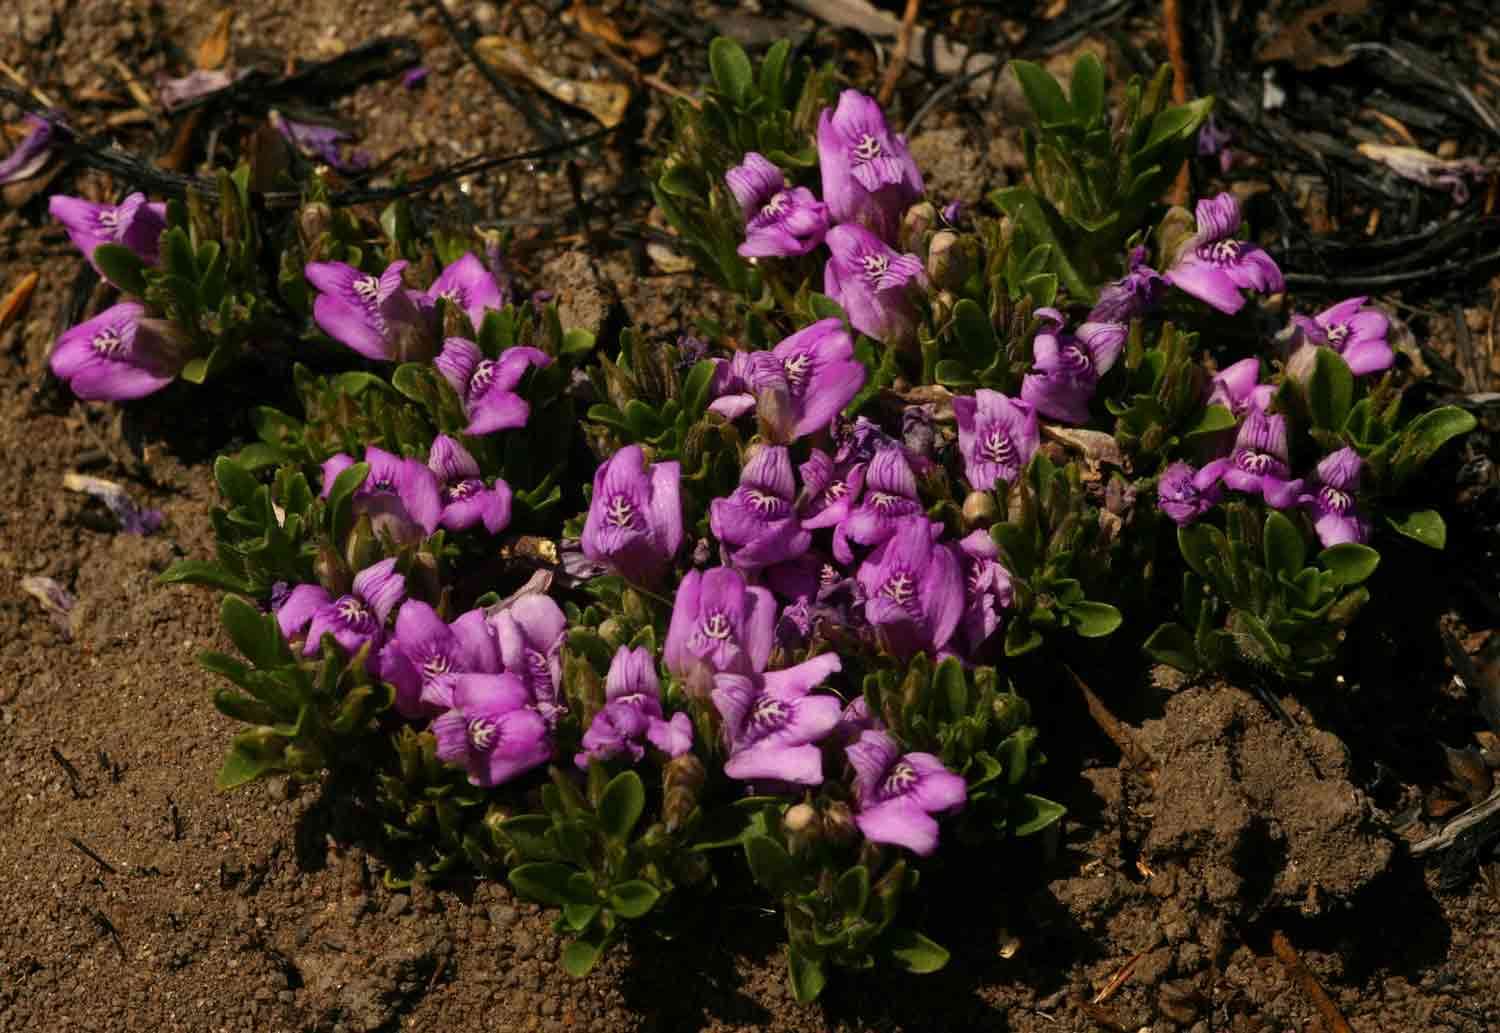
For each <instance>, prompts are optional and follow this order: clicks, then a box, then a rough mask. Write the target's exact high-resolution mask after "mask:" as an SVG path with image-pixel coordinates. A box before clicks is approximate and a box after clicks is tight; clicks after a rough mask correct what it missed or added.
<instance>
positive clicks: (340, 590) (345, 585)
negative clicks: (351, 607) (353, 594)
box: [313, 545, 354, 599]
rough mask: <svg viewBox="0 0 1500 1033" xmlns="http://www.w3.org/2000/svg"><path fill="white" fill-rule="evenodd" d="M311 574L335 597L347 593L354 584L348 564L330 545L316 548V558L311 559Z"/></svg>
mask: <svg viewBox="0 0 1500 1033" xmlns="http://www.w3.org/2000/svg"><path fill="white" fill-rule="evenodd" d="M313 576H314V577H316V578H317V579H318V584H320V585H322V586H323V587H324V588H325V589H327V590H328V594H329V595H331V596H333V597H334V598H335V599H337V598H338V597H339V596H341V595H348V594H349V590H350V588H352V587H353V584H354V576H353V575H352V574H350V572H349V567H348V565H346V564H345V563H344V560H343V557H341V556H340V555H339V554H338V551H337V550H335V549H334V548H333V547H332V546H331V545H324V546H323V547H322V548H320V549H319V550H318V558H317V559H316V560H314V561H313Z"/></svg>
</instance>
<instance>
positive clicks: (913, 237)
mask: <svg viewBox="0 0 1500 1033" xmlns="http://www.w3.org/2000/svg"><path fill="white" fill-rule="evenodd" d="M936 222H937V209H936V208H935V207H933V205H932V202H930V201H923V202H922V203H921V204H914V205H912V206H911V207H910V208H908V209H907V210H906V215H905V216H904V217H903V218H902V219H901V233H900V236H899V239H900V244H901V250H902V251H910V252H912V253H913V254H917V255H921V254H924V253H925V252H924V251H923V248H922V243H923V241H924V240H925V239H926V237H927V232H928V230H930V229H932V227H933V225H934V224H935V223H936Z"/></svg>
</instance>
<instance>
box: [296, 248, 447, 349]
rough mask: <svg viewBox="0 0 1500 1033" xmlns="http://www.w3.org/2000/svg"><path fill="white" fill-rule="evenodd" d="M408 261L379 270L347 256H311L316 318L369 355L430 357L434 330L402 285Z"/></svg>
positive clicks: (309, 271)
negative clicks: (342, 259)
mask: <svg viewBox="0 0 1500 1033" xmlns="http://www.w3.org/2000/svg"><path fill="white" fill-rule="evenodd" d="M406 265H407V263H406V262H404V261H396V262H392V263H391V264H390V265H388V266H386V269H385V272H383V273H381V274H380V275H379V276H375V275H373V274H371V273H364V272H361V271H360V270H358V269H356V268H354V266H352V265H347V264H345V263H344V262H309V263H308V264H307V268H306V269H305V270H303V275H305V276H306V277H307V282H308V283H310V284H312V285H313V286H314V287H315V288H317V290H318V298H317V300H316V301H314V302H313V321H314V322H316V323H317V324H318V328H319V329H321V330H322V331H323V332H324V333H325V334H327V335H328V336H329V337H332V338H333V339H334V340H335V341H338V342H339V343H340V344H343V345H347V346H348V347H350V348H353V349H354V350H355V351H357V352H359V354H361V355H363V356H364V357H365V358H367V359H375V360H378V361H381V362H405V361H412V360H422V359H426V358H429V357H430V356H431V355H432V349H433V332H432V328H431V326H430V325H429V322H428V320H426V319H424V318H423V317H422V314H421V313H420V312H419V311H418V310H417V305H416V303H415V302H414V301H412V299H411V296H410V294H408V292H407V290H406V288H405V287H404V286H403V285H402V281H401V273H402V270H404V269H405V268H406Z"/></svg>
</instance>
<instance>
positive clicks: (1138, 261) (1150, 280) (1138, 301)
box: [1089, 247, 1166, 323]
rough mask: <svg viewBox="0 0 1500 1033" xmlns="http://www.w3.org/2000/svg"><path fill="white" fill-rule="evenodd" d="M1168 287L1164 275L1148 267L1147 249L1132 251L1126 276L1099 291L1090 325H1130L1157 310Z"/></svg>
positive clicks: (1090, 315) (1134, 249)
mask: <svg viewBox="0 0 1500 1033" xmlns="http://www.w3.org/2000/svg"><path fill="white" fill-rule="evenodd" d="M1165 286H1166V280H1165V279H1164V278H1163V277H1162V275H1161V273H1159V272H1157V271H1156V270H1155V269H1152V268H1151V267H1150V266H1148V265H1147V264H1146V249H1145V248H1144V247H1137V248H1133V249H1131V252H1130V259H1129V268H1128V269H1127V270H1126V273H1125V275H1124V276H1123V277H1122V278H1121V279H1118V280H1116V281H1114V282H1113V283H1109V284H1106V285H1105V286H1104V287H1103V288H1102V289H1101V290H1100V291H1099V300H1098V301H1096V302H1095V303H1094V307H1093V309H1092V310H1091V311H1090V312H1089V322H1091V323H1129V322H1130V321H1131V320H1132V319H1135V318H1136V317H1137V316H1142V315H1145V314H1146V313H1147V312H1149V311H1151V310H1152V309H1153V308H1155V307H1156V305H1157V303H1158V302H1159V301H1160V300H1161V294H1162V290H1163V288H1164V287H1165Z"/></svg>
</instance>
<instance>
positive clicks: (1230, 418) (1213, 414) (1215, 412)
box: [1183, 405, 1237, 438]
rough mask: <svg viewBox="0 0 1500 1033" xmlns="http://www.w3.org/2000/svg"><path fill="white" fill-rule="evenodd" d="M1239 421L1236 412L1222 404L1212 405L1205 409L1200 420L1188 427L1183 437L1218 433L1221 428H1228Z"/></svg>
mask: <svg viewBox="0 0 1500 1033" xmlns="http://www.w3.org/2000/svg"><path fill="white" fill-rule="evenodd" d="M1236 422H1237V421H1236V420H1235V418H1234V413H1232V412H1230V411H1229V409H1227V408H1225V407H1224V406H1222V405H1210V406H1208V407H1207V408H1205V409H1204V410H1203V414H1202V415H1201V416H1199V417H1198V422H1197V423H1194V424H1193V425H1192V426H1191V427H1189V428H1188V430H1187V432H1186V433H1185V434H1184V435H1183V437H1188V438H1192V437H1197V436H1198V435H1200V434H1216V433H1218V432H1219V431H1221V430H1228V429H1229V428H1230V427H1233V426H1234V425H1235V423H1236Z"/></svg>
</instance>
